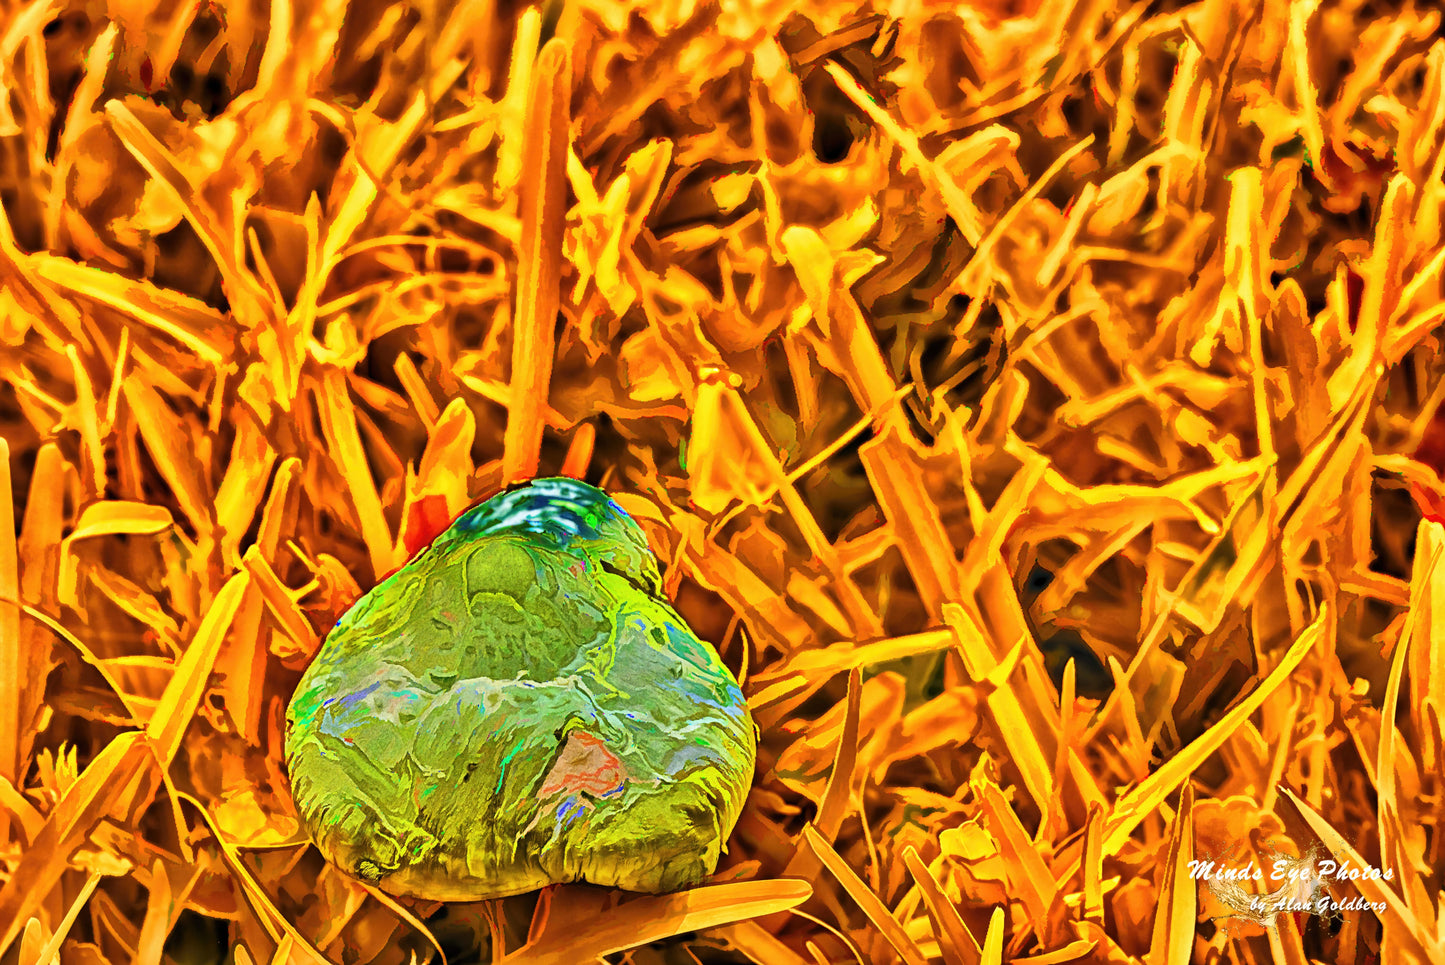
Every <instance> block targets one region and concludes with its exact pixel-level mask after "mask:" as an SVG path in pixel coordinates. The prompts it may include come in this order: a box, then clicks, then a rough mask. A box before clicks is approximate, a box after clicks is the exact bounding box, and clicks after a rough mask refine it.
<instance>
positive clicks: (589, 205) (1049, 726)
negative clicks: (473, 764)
mask: <svg viewBox="0 0 1445 965" xmlns="http://www.w3.org/2000/svg"><path fill="white" fill-rule="evenodd" d="M1432 6H1433V5H1432V4H1427V3H1418V4H1410V3H1405V4H1386V3H1363V2H1362V0H1323V2H1321V0H1295V2H1285V0H1267V2H1258V0H1255V2H1251V0H1205V2H1202V3H1197V4H1182V3H1168V2H1164V3H1156V4H1134V3H1127V2H1110V0H1012V2H1010V0H975V3H974V5H972V6H954V5H951V4H945V3H941V2H932V0H903V2H899V3H894V4H891V5H888V4H882V3H877V2H874V0H864V2H862V3H860V4H855V5H851V6H845V5H839V4H836V3H832V2H824V0H789V2H786V3H784V2H771V0H761V2H758V3H753V4H734V3H729V4H723V5H718V4H716V3H712V4H709V3H693V2H688V0H681V2H676V3H663V4H651V3H637V4H636V5H635V6H634V5H629V4H628V3H627V2H626V0H564V2H562V3H558V4H557V5H555V6H551V7H548V8H547V9H546V10H544V11H539V10H537V9H524V10H521V11H518V10H514V9H512V7H511V6H510V5H501V4H497V3H495V2H493V0H462V2H461V3H459V4H456V5H445V4H439V3H433V2H416V3H410V4H403V3H391V2H389V0H355V2H350V3H348V2H346V0H316V2H304V3H303V2H298V0H271V2H270V3H269V4H265V3H261V2H247V0H235V2H229V0H227V2H220V3H208V4H202V3H187V4H170V3H158V2H154V0H135V2H129V3H121V2H120V0H113V2H111V3H110V4H109V5H108V6H107V5H106V4H105V3H102V2H98V0H96V2H90V3H88V4H81V3H79V2H71V3H69V4H64V3H62V2H61V0H49V2H40V0H32V2H28V3H21V2H17V0H0V202H3V217H0V433H3V440H0V442H3V444H0V482H3V483H4V485H0V493H5V492H7V491H8V492H9V493H12V494H13V497H12V498H13V504H12V502H11V500H10V499H6V498H5V497H4V496H3V495H0V869H3V870H0V877H3V879H4V884H3V887H0V953H3V961H4V962H5V963H6V965H50V963H51V962H52V961H55V960H56V956H57V955H58V960H59V961H60V962H62V963H64V965H72V963H74V965H101V963H123V962H134V963H137V965H156V963H158V962H161V961H163V960H167V961H170V962H174V963H176V965H201V963H212V962H220V961H225V962H226V963H227V965H251V963H265V962H273V963H282V965H285V963H288V962H290V961H298V962H305V961H312V962H318V961H324V960H331V961H336V962H345V963H348V965H350V963H365V962H375V963H380V965H402V963H405V962H407V961H408V960H409V958H410V957H411V956H412V955H416V956H419V957H423V958H424V957H426V956H428V955H431V956H435V952H434V951H433V950H432V949H433V947H434V943H435V944H439V945H440V946H441V947H442V948H443V949H445V950H447V951H448V953H449V954H450V955H451V958H452V960H453V961H454V962H462V961H465V960H466V959H467V958H468V957H469V956H470V957H471V958H472V959H473V960H475V958H476V956H478V955H481V956H482V960H489V959H490V960H497V959H500V958H502V956H504V955H505V956H506V961H508V962H514V963H517V965H521V963H524V962H525V963H539V962H548V963H558V965H571V963H583V962H588V961H593V960H595V959H596V957H597V956H600V955H607V956H609V960H610V961H621V960H627V961H631V962H633V963H636V965H654V963H689V962H691V963H699V962H701V963H714V962H743V961H755V962H759V963H764V965H806V963H818V962H850V961H854V960H859V961H863V962H888V961H901V962H904V963H907V965H922V963H925V962H930V961H941V962H944V963H946V965H976V963H989V965H993V963H1001V962H1004V961H1012V962H1021V963H1022V962H1027V963H1032V965H1047V963H1069V962H1078V963H1090V962H1092V963H1105V962H1109V963H1117V962H1133V961H1147V962H1149V963H1150V965H1166V963H1184V962H1189V961H1197V962H1206V961H1208V962H1215V961H1224V962H1240V963H1245V962H1249V963H1253V962H1268V961H1275V962H1280V963H1288V965H1296V963H1303V962H1307V961H1310V960H1315V961H1320V962H1340V963H1351V965H1367V963H1370V962H1376V961H1384V962H1388V963H1392V965H1393V963H1406V962H1417V963H1423V962H1440V961H1442V960H1445V947H1442V945H1445V937H1442V936H1445V916H1442V906H1445V892H1442V891H1441V888H1442V874H1445V870H1442V869H1445V854H1442V852H1445V845H1442V837H1445V749H1442V718H1445V670H1442V668H1445V616H1441V617H1439V618H1437V616H1436V612H1435V611H1436V610H1441V612H1442V614H1445V597H1442V590H1441V589H1440V587H1441V586H1442V584H1441V581H1440V580H1439V579H1438V578H1437V577H1436V576H1435V575H1434V569H1435V566H1436V563H1437V560H1438V558H1439V555H1440V553H1441V551H1442V548H1445V526H1442V522H1445V485H1442V483H1441V480H1440V477H1439V476H1438V475H1437V470H1438V469H1439V468H1440V466H1441V465H1442V464H1445V428H1442V424H1441V423H1435V422H1432V418H1433V414H1434V412H1435V410H1436V409H1437V407H1438V405H1439V403H1440V400H1441V398H1442V396H1445V379H1442V378H1441V376H1442V371H1445V356H1442V352H1445V340H1442V322H1445V310H1442V308H1441V305H1442V302H1445V290H1442V266H1445V244H1442V211H1445V184H1442V169H1445V41H1441V40H1438V39H1436V36H1437V34H1438V32H1439V28H1440V20H1441V17H1440V14H1439V13H1438V12H1435V11H1433V10H1431V7H1432ZM1387 7H1388V8H1391V9H1390V10H1388V11H1387V10H1385V8H1387ZM549 37H555V38H556V39H555V40H554V41H553V42H551V43H544V41H546V40H547V38H549ZM559 312H560V320H559V321H558V323H557V324H555V325H554V324H553V319H554V318H555V317H557V315H558V313H559ZM558 472H568V473H572V474H576V475H585V476H586V477H587V478H589V479H591V480H592V481H594V482H599V483H600V484H602V485H604V486H605V487H607V488H609V489H610V490H613V491H615V492H618V493H620V494H622V495H619V497H618V498H619V500H620V501H622V502H623V503H624V505H625V506H626V507H627V508H628V509H629V510H630V511H632V512H633V513H634V514H635V515H636V516H637V517H638V518H639V520H641V521H642V523H643V524H644V526H645V527H646V528H647V529H648V530H649V533H650V535H651V536H652V538H653V540H654V543H655V545H656V547H657V548H658V550H659V553H660V555H661V556H662V558H663V560H664V562H665V563H666V565H667V574H668V586H669V590H670V592H673V593H675V594H676V597H677V600H678V605H679V607H680V609H681V610H682V611H683V613H684V614H685V615H686V616H687V617H688V619H689V620H690V621H691V622H692V624H693V625H694V626H695V627H696V629H697V630H698V631H699V633H700V634H701V635H702V636H704V637H705V638H707V639H709V640H711V641H712V642H714V643H715V644H717V645H718V647H719V649H720V650H721V652H722V653H723V655H724V658H725V659H726V660H727V661H728V663H729V664H730V665H731V666H732V667H733V668H734V669H735V670H736V671H738V672H739V674H740V676H742V677H744V679H745V690H746V692H747V693H748V695H749V697H750V699H751V701H752V702H753V706H754V708H755V713H756V716H757V719H758V721H759V724H760V726H761V733H762V737H761V740H762V750H761V754H760V764H759V769H758V775H757V779H756V785H755V790H754V793H753V795H752V798H751V799H750V802H749V805H748V807H747V809H746V811H745V813H744V816H743V818H742V820H741V822H740V824H739V826H738V828H737V831H736V832H735V834H734V836H733V839H732V844H731V850H730V853H729V855H728V857H727V858H726V859H725V867H724V868H723V870H721V871H720V872H719V876H718V877H719V883H718V884H713V885H710V886H708V887H706V888H703V889H699V890H697V891H695V892H692V893H689V894H684V895H676V896H666V897H653V898H645V897H642V898H640V897H623V896H619V895H616V894H612V893H609V892H605V891H601V890H596V889H588V888H579V887H567V888H562V889H554V890H549V891H548V892H546V893H543V894H542V895H532V896H524V897H519V898H515V899H508V900H506V901H504V902H498V903H485V904H481V905H477V906H470V907H466V906H453V907H448V908H444V909H439V908H437V907H435V906H430V905H425V904H416V903H412V904H410V905H407V906H405V907H404V906H402V905H399V904H398V903H396V902H394V901H391V900H390V899H387V898H385V897H384V896H380V895H376V894H373V893H369V892H368V891H366V890H365V889H363V887H362V886H360V885H359V884H357V883H355V882H352V881H350V880H348V879H345V878H344V877H342V876H341V875H339V874H337V873H335V872H333V871H331V870H330V869H328V868H326V867H325V866H324V865H323V864H322V862H321V861H320V859H319V858H318V856H317V855H316V853H315V851H314V849H311V848H309V847H308V846H307V845H306V844H305V842H304V841H302V840H301V839H300V838H299V836H298V828H297V823H296V821H295V819H294V818H293V816H292V812H291V810H290V805H289V800H288V796H287V790H286V781H285V775H284V773H283V771H282V767H281V764H280V762H281V760H282V755H281V731H280V727H279V724H280V721H281V717H282V712H283V708H284V706H285V702H286V701H287V699H288V698H289V696H290V692H291V689H292V687H293V686H294V685H295V682H296V680H297V678H298V675H299V672H300V670H301V668H302V667H304V666H305V664H306V662H307V660H308V658H309V657H310V655H311V654H312V653H314V652H315V649H316V647H317V645H318V641H319V639H320V637H321V635H322V634H324V632H325V630H326V629H327V628H328V627H330V626H331V625H332V624H333V623H334V621H335V619H336V617H337V615H338V614H339V613H340V612H342V611H343V610H344V609H345V608H346V607H347V606H348V605H349V604H350V603H351V601H352V600H354V599H355V598H356V596H357V595H358V594H359V593H360V592H361V589H362V588H365V587H367V586H370V585H371V584H372V583H373V582H375V581H376V580H377V579H378V577H379V576H381V575H383V574H385V573H386V572H387V571H389V570H391V569H392V568H394V567H395V566H397V565H398V564H399V563H400V562H401V561H403V560H404V558H405V557H406V555H407V554H408V553H409V552H410V551H411V550H412V549H413V548H415V547H416V546H418V545H420V544H421V543H422V542H424V541H425V540H426V539H427V538H428V536H429V535H430V534H431V533H433V532H435V531H436V529H437V528H438V527H440V526H443V525H445V523H446V522H447V520H449V519H450V518H451V517H452V516H454V515H455V514H456V513H458V512H459V511H460V510H461V509H462V508H463V507H465V506H466V505H467V504H468V503H470V502H471V501H473V500H474V499H477V498H480V497H483V496H485V495H488V494H489V493H491V492H493V491H495V490H496V489H497V488H498V487H499V486H501V485H502V484H504V482H506V481H508V480H511V479H518V478H525V477H528V476H531V475H534V474H538V473H542V474H555V473H558ZM12 505H13V508H12ZM12 512H13V520H12V519H11V517H10V514H11V513H12ZM12 536H13V539H12ZM1039 567H1042V569H1039ZM1045 571H1047V572H1052V573H1053V574H1054V578H1053V580H1052V582H1051V583H1047V585H1044V584H1045V582H1046V581H1045V580H1043V579H1031V577H1038V576H1040V575H1041V574H1042V573H1043V572H1045ZM17 601H18V603H17ZM1091 654H1092V655H1095V656H1090V655H1091ZM1070 655H1074V656H1077V657H1078V658H1079V659H1078V660H1076V661H1075V662H1074V663H1072V664H1069V663H1067V661H1068V657H1069V656H1070ZM1066 665H1067V666H1068V667H1070V668H1072V669H1068V670H1066V669H1065V667H1066ZM1316 848H1318V849H1323V852H1324V853H1333V854H1335V855H1338V856H1346V855H1353V858H1354V860H1356V861H1362V862H1367V863H1369V864H1371V865H1374V866H1380V867H1387V868H1390V869H1392V870H1393V871H1394V878H1393V880H1392V881H1389V882H1371V881H1364V882H1360V883H1359V884H1358V886H1344V887H1343V888H1342V889H1341V896H1342V897H1348V896H1350V895H1353V894H1354V892H1355V887H1357V888H1358V891H1359V893H1360V894H1362V895H1364V896H1365V897H1366V898H1368V899H1370V900H1373V901H1379V902H1381V903H1382V910H1381V911H1379V912H1378V913H1371V912H1368V911H1366V912H1346V913H1345V914H1343V915H1342V916H1341V917H1339V918H1337V919H1335V920H1334V921H1330V920H1328V919H1326V918H1322V917H1317V916H1309V915H1298V916H1288V915H1286V916H1282V917H1280V918H1279V919H1278V920H1277V921H1276V922H1275V925H1274V927H1272V928H1264V927H1261V926H1260V925H1259V924H1257V923H1253V922H1250V921H1245V920H1241V919H1236V920H1225V919H1217V918H1215V917H1213V916H1217V915H1219V914H1221V909H1220V907H1219V906H1218V903H1217V901H1215V900H1214V898H1212V897H1211V892H1210V890H1209V889H1202V888H1200V887H1199V886H1198V885H1197V883H1196V882H1194V881H1193V880H1191V877H1190V874H1189V871H1188V865H1187V862H1188V860H1189V859H1190V858H1191V857H1193V856H1195V855H1201V856H1205V855H1232V856H1233V857H1234V858H1240V857H1241V856H1243V857H1248V856H1249V855H1252V854H1266V853H1268V852H1269V851H1271V850H1281V849H1282V850H1283V851H1285V852H1287V853H1295V854H1303V853H1307V852H1308V851H1309V850H1310V849H1316ZM810 892H811V893H810ZM1211 902H1214V903H1213V904H1211ZM1225 910H1227V909H1225ZM422 920H425V921H426V929H425V930H423V929H422V927H421V925H420V922H421V921H422ZM679 936H681V937H679ZM646 942H654V943H655V944H652V945H650V946H648V947H644V948H637V949H635V950H633V951H630V952H628V951H624V949H626V948H627V947H629V946H632V945H636V944H638V943H646Z"/></svg>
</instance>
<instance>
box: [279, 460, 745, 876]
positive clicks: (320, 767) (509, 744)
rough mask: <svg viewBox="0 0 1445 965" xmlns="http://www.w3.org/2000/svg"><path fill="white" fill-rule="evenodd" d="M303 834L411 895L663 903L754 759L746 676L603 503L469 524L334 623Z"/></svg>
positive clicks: (296, 700) (555, 484)
mask: <svg viewBox="0 0 1445 965" xmlns="http://www.w3.org/2000/svg"><path fill="white" fill-rule="evenodd" d="M286 721H287V739H286V760H287V766H288V768H289V770H290V774H291V785H292V793H293V795H294V797H295V800H296V806H297V810H298V812H299V813H300V816H301V820H302V823H303V824H304V826H305V827H306V828H307V830H308V831H309V832H310V834H311V836H312V837H313V838H314V840H315V841H316V843H317V845H318V846H319V847H320V849H321V851H322V853H323V854H324V855H326V857H327V858H328V859H329V860H330V861H332V862H333V863H335V864H336V865H337V866H339V867H340V868H342V869H343V870H345V871H346V872H348V873H350V874H352V875H354V876H356V877H357V878H360V879H362V880H365V881H369V882H372V883H375V884H377V885H378V886H379V887H381V888H383V889H384V890H386V891H389V892H392V893H394V894H399V895H410V896H414V897H418V898H430V899H437V900H447V901H466V900H474V899H479V898H493V897H501V896H504V895H511V894H517V893H520V892H524V891H531V890H534V889H536V888H540V887H542V886H544V885H547V884H550V883H554V882H567V881H590V882H592V883H594V884H599V885H613V886H616V887H620V888H626V889H629V890H633V891H647V892H662V891H671V890H675V889H678V888H683V887H687V886H689V885H693V884H696V883H698V882H700V881H702V880H703V879H705V878H706V877H707V876H708V875H710V874H712V872H713V871H714V870H715V869H716V868H717V863H718V859H719V857H720V855H721V853H722V850H723V847H724V842H725V841H726V839H727V836H728V834H729V833H730V832H731V830H732V827H733V825H734V824H735V823H736V821H737V818H738V814H739V812H740V811H741V810H742V804H743V798H744V797H745V795H746V794H747V790H748V787H749V785H750V783H751V780H752V773H753V764H754V761H755V759H756V755H757V745H756V735H755V731H754V728H753V723H752V719H751V717H750V716H749V715H748V710H747V704H746V702H745V701H744V699H743V695H742V691H741V690H740V689H739V688H738V685H737V681H736V680H735V679H734V678H733V677H732V675H731V674H730V673H729V672H728V670H727V668H726V667H725V666H723V664H722V661H721V660H719V658H718V655H717V653H716V652H715V651H714V650H713V649H712V648H711V647H709V646H707V645H706V644H704V643H703V642H702V641H700V640H699V639H698V638H697V636H696V635H694V634H693V632H692V631H691V630H690V629H688V627H687V624H685V623H684V622H683V621H682V618H681V617H680V616H678V614H677V611H676V610H674V609H673V608H672V606H671V605H670V604H669V603H668V602H667V600H666V599H665V597H664V596H663V594H662V590H661V581H660V579H659V576H658V569H657V559H656V557H654V556H653V554H652V551H651V550H650V549H649V548H648V545H647V540H646V538H645V537H644V535H643V533H642V530H641V529H640V528H639V527H638V525H637V523H636V522H634V521H633V520H632V519H631V518H630V517H629V516H628V515H627V514H626V513H625V512H623V510H622V509H621V507H619V506H618V505H617V504H616V503H615V502H613V501H612V500H610V499H608V498H607V495H606V494H605V493H603V492H601V491H600V490H598V489H595V488H594V487H592V486H589V485H587V484H586V483H582V482H578V481H576V480H572V479H538V480H534V481H533V482H531V483H529V484H527V485H525V486H522V487H520V488H517V489H513V490H510V491H508V492H505V493H502V494H501V495H498V496H496V497H494V498H493V499H490V500H488V501H487V502H485V503H482V504H481V505H479V506H477V507H475V508H473V509H471V510H469V511H468V512H466V513H464V514H463V515H462V516H461V517H460V518H459V519H457V521H456V522H454V523H453V524H452V525H451V527H450V528H449V529H448V530H447V531H446V532H444V533H443V534H442V535H441V536H439V537H438V538H437V539H436V540H435V541H434V542H433V543H432V545H431V546H430V547H429V548H428V549H426V550H424V551H423V552H421V553H420V554H418V555H417V556H416V557H415V558H414V559H412V561H411V562H409V563H408V564H407V565H406V566H404V567H402V568H401V569H400V570H398V571H397V572H396V573H394V574H393V575H392V576H390V577H389V578H387V579H386V580H384V581H382V582H381V583H380V584H378V585H377V586H376V587H375V588H373V589H372V590H371V591H370V592H369V593H367V594H366V595H365V596H363V597H362V598H361V599H360V600H358V601H357V603H356V605H355V606H353V607H352V608H351V609H350V610H349V611H347V613H346V614H345V615H344V616H343V617H342V618H341V620H340V621H339V622H338V623H337V625H336V628H335V629H334V630H333V631H332V632H331V634H330V635H329V636H328V637H327V639H326V642H325V643H324V644H323V646H322V647H321V651H320V653H318V654H317V656H316V659H315V661H314V662H313V663H312V665H311V666H310V668H308V669H307V671H306V674H305V675H304V676H303V677H302V679H301V684H300V686H299V687H298V688H297V691H296V694H295V696H294V697H293V698H292V700H291V706H290V709H289V710H288V712H287V717H286Z"/></svg>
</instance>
